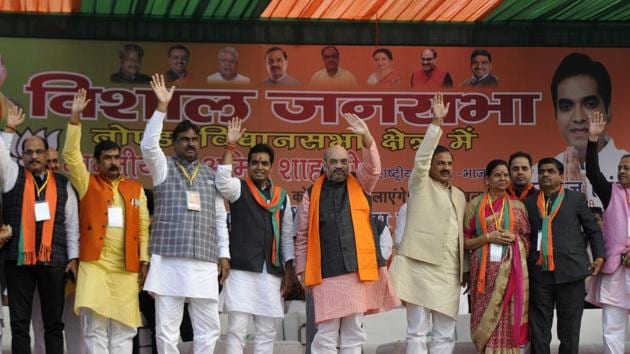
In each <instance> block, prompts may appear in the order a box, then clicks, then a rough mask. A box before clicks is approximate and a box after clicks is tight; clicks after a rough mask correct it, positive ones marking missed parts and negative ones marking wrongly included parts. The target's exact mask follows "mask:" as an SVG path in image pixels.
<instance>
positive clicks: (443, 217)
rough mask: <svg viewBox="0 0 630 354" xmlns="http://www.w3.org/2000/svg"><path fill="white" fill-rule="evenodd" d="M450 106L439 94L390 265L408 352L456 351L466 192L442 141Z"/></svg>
mask: <svg viewBox="0 0 630 354" xmlns="http://www.w3.org/2000/svg"><path fill="white" fill-rule="evenodd" d="M448 108H449V105H446V106H445V105H444V103H443V98H442V95H441V94H437V95H436V96H435V97H434V99H433V114H434V117H433V120H432V121H431V125H429V127H428V128H427V132H426V134H425V136H424V139H423V140H422V144H420V147H419V148H418V151H417V152H416V157H415V164H414V168H413V170H412V172H411V177H410V178H409V199H408V200H407V217H406V224H405V231H404V234H403V237H402V241H401V244H400V247H399V249H398V253H397V254H396V256H394V260H393V261H392V265H391V268H390V272H391V274H392V280H393V283H394V286H395V288H396V293H397V294H398V296H399V297H400V299H401V300H402V301H404V302H405V303H406V308H407V340H406V343H407V349H406V352H407V353H408V354H416V353H418V354H419V353H432V354H436V353H452V352H453V349H454V347H455V326H456V324H457V315H458V313H459V297H460V285H461V284H462V283H464V272H467V271H468V265H467V263H466V261H465V258H464V230H463V225H464V211H465V209H466V197H465V196H464V192H462V191H461V190H460V189H459V188H457V187H455V186H453V185H452V170H453V156H452V155H451V153H450V151H449V150H448V149H447V148H445V147H444V146H442V145H438V142H439V140H440V137H441V135H442V129H441V125H442V120H443V118H444V117H445V116H446V114H447V113H448ZM430 323H433V327H431V326H430ZM429 332H431V333H432V340H431V343H428V341H427V339H428V334H429Z"/></svg>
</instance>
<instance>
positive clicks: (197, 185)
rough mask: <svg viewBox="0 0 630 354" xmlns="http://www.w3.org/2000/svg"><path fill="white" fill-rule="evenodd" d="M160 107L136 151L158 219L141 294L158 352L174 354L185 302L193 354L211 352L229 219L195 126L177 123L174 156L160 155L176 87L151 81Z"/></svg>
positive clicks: (158, 77) (226, 269) (223, 276)
mask: <svg viewBox="0 0 630 354" xmlns="http://www.w3.org/2000/svg"><path fill="white" fill-rule="evenodd" d="M151 87H152V88H153V92H155V95H156V96H157V101H158V105H157V108H156V110H155V112H154V113H153V116H152V117H151V120H149V122H148V124H147V126H146V128H145V130H144V136H143V137H142V142H141V143H140V149H141V150H142V156H143V158H144V162H145V163H146V165H147V168H148V169H149V172H150V175H151V178H152V180H153V193H154V196H155V212H154V214H153V226H152V230H151V239H150V241H149V253H150V254H151V267H150V269H149V274H148V275H147V279H146V283H145V286H144V290H146V291H148V292H149V293H151V295H153V297H154V298H155V317H156V318H155V320H156V325H155V328H156V342H157V349H158V352H160V353H177V352H178V349H177V343H178V341H179V325H180V323H181V321H182V314H183V311H184V302H188V304H189V306H188V310H189V313H190V318H191V320H192V325H193V332H194V339H193V350H194V352H195V354H201V353H203V354H206V353H212V352H213V351H214V347H215V344H216V341H217V339H218V338H219V334H220V323H219V310H218V301H217V299H218V291H219V289H218V284H217V277H219V281H220V283H221V284H223V282H224V281H225V279H226V278H227V276H228V272H229V270H230V264H229V256H230V251H229V239H228V232H227V223H226V218H227V213H226V211H225V206H224V204H223V198H222V197H221V195H220V194H219V192H218V191H217V189H216V187H215V181H214V180H215V175H214V172H213V171H212V170H211V169H210V168H209V167H208V166H207V165H206V164H205V163H203V162H202V161H200V160H199V158H198V152H199V127H198V126H196V125H194V124H193V123H191V122H190V121H186V120H185V121H182V122H181V123H179V124H178V125H177V126H176V127H175V129H174V130H173V134H172V140H173V145H174V150H175V156H172V157H168V158H167V157H166V155H164V152H163V151H162V149H161V148H160V139H161V137H162V127H163V122H164V118H165V116H166V111H167V108H168V104H169V102H170V101H171V99H172V98H173V92H174V91H175V88H174V87H171V88H170V89H167V88H166V86H165V84H164V77H163V76H162V75H157V74H156V75H154V76H153V80H152V81H151Z"/></svg>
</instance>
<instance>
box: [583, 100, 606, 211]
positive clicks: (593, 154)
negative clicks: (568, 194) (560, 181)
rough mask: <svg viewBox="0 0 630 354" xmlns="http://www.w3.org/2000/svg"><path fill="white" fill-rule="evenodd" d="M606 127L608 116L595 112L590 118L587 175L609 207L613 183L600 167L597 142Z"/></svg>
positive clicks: (594, 189)
mask: <svg viewBox="0 0 630 354" xmlns="http://www.w3.org/2000/svg"><path fill="white" fill-rule="evenodd" d="M605 128H606V118H605V117H604V114H603V113H601V112H595V113H593V115H592V116H590V117H589V120H588V143H587V145H586V177H587V178H588V180H589V181H590V182H591V185H592V186H593V191H594V192H595V194H597V196H598V197H599V200H601V201H602V206H603V207H604V209H606V208H608V204H610V198H611V196H612V183H610V182H608V180H607V179H606V176H604V174H603V173H602V171H601V170H600V167H599V152H598V151H597V150H598V149H597V143H598V141H599V137H600V136H602V134H603V133H604V129H605Z"/></svg>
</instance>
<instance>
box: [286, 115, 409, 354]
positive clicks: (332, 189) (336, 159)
mask: <svg viewBox="0 0 630 354" xmlns="http://www.w3.org/2000/svg"><path fill="white" fill-rule="evenodd" d="M344 118H345V119H346V121H347V122H348V124H349V125H350V127H349V128H348V129H349V130H351V131H352V132H353V133H355V134H358V135H360V136H361V137H362V138H363V146H364V147H363V160H362V161H361V162H360V163H359V166H358V168H357V171H356V173H354V172H353V173H350V171H349V157H348V151H346V149H344V148H343V147H341V146H339V145H333V146H331V147H330V148H328V149H327V150H326V152H325V153H324V173H323V174H322V175H321V176H320V177H319V178H318V179H317V180H316V181H315V184H314V185H313V186H311V187H309V188H308V190H307V191H306V192H305V193H304V195H303V198H302V205H301V206H300V208H299V211H298V215H297V218H298V219H297V225H298V229H297V237H296V241H295V257H296V267H295V268H296V272H297V274H298V276H299V278H300V281H301V282H302V284H303V285H304V286H306V287H308V291H311V292H312V294H313V300H314V308H315V323H316V324H317V334H316V335H315V338H314V339H313V343H312V344H311V353H313V354H320V353H336V352H337V342H338V341H339V343H340V344H339V346H340V348H341V352H342V353H348V354H350V353H354V354H360V353H361V346H362V344H363V343H364V342H365V340H366V333H365V330H364V329H363V328H362V322H363V315H364V313H366V312H371V311H378V310H387V309H390V308H392V307H394V306H397V305H398V304H399V303H400V302H399V301H398V298H397V297H396V295H395V294H394V292H393V288H392V287H391V285H390V281H389V275H388V273H387V268H386V267H382V265H384V264H386V260H385V259H383V257H382V255H381V253H380V251H379V248H380V247H378V246H377V244H376V243H377V241H376V240H377V238H376V236H375V235H374V232H373V230H372V225H371V223H370V209H371V207H370V203H369V200H368V198H369V195H370V194H371V193H372V190H374V186H375V185H376V182H377V181H378V176H379V175H380V172H381V161H380V157H379V154H378V150H377V143H376V142H375V141H374V139H373V138H372V134H371V133H370V131H369V129H368V126H367V124H366V123H365V122H364V121H363V120H361V119H360V118H359V117H357V116H356V115H353V114H345V115H344ZM355 176H356V177H355Z"/></svg>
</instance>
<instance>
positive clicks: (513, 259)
mask: <svg viewBox="0 0 630 354" xmlns="http://www.w3.org/2000/svg"><path fill="white" fill-rule="evenodd" d="M485 181H486V186H487V192H485V193H484V194H482V195H479V196H477V197H475V198H474V199H473V200H472V201H470V203H469V204H468V206H467V207H466V213H465V216H464V236H465V241H464V247H465V248H466V250H469V251H470V252H471V254H470V280H471V289H470V294H471V297H472V303H471V304H472V305H471V310H472V315H471V318H470V334H471V337H472V341H473V344H474V345H475V347H476V348H477V351H478V352H479V353H492V354H511V353H514V354H518V353H519V352H520V348H521V346H523V345H524V344H525V343H527V341H528V329H527V325H528V321H527V310H528V275H527V249H528V238H529V234H530V228H529V221H528V218H527V210H526V209H525V206H524V205H523V203H521V202H520V201H519V200H518V199H514V198H512V197H510V196H508V194H507V193H506V191H507V188H508V186H509V185H510V174H509V171H508V165H507V162H505V161H503V160H493V161H491V162H490V163H489V164H488V166H487V167H486V177H485Z"/></svg>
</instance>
